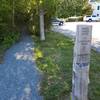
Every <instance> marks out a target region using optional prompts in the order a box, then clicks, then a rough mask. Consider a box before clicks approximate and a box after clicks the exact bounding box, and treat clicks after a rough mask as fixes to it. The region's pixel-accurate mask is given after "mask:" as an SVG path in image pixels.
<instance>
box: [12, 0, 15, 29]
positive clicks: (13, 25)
mask: <svg viewBox="0 0 100 100" xmlns="http://www.w3.org/2000/svg"><path fill="white" fill-rule="evenodd" d="M14 6H15V0H13V4H12V27H13V28H14V27H15V7H14Z"/></svg>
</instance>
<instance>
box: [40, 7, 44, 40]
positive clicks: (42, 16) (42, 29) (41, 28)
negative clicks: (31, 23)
mask: <svg viewBox="0 0 100 100" xmlns="http://www.w3.org/2000/svg"><path fill="white" fill-rule="evenodd" d="M40 40H41V41H44V40H45V33H44V11H43V9H41V10H40Z"/></svg>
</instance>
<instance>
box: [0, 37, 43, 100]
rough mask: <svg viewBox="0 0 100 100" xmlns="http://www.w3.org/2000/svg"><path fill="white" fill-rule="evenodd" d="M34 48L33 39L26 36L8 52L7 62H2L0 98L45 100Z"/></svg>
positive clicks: (5, 99) (0, 69)
mask: <svg viewBox="0 0 100 100" xmlns="http://www.w3.org/2000/svg"><path fill="white" fill-rule="evenodd" d="M33 48H34V44H33V41H32V39H31V38H30V37H25V38H24V39H23V40H22V41H21V42H19V43H18V44H16V45H14V46H13V47H12V48H10V49H9V50H8V51H7V52H6V55H5V63H4V64H0V100H43V98H42V96H40V95H39V92H38V89H39V82H40V80H41V73H40V72H39V70H38V68H37V67H36V65H35V62H34V61H33V50H32V49H33Z"/></svg>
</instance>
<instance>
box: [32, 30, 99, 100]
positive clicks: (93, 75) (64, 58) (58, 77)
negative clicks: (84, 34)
mask: <svg viewBox="0 0 100 100" xmlns="http://www.w3.org/2000/svg"><path fill="white" fill-rule="evenodd" d="M33 38H34V39H35V43H36V44H35V45H36V49H35V58H36V62H37V66H38V67H39V69H40V70H41V71H42V72H43V73H44V76H43V81H42V83H41V94H42V95H43V96H44V98H45V100H66V98H68V100H69V98H70V92H71V79H72V61H73V42H72V41H71V40H70V39H69V38H67V37H65V36H63V35H61V34H59V33H54V32H48V33H47V35H46V41H44V42H40V40H39V38H36V37H33ZM99 66H100V54H99V53H96V52H94V51H92V53H91V67H90V85H89V100H99V99H100V78H99V75H100V67H99Z"/></svg>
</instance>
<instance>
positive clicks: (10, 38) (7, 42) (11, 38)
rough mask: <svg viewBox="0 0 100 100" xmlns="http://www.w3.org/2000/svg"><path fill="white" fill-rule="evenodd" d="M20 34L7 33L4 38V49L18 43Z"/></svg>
mask: <svg viewBox="0 0 100 100" xmlns="http://www.w3.org/2000/svg"><path fill="white" fill-rule="evenodd" d="M19 36H20V34H19V33H18V32H15V33H6V34H5V35H4V37H3V41H2V45H3V46H4V48H9V47H10V46H11V45H13V44H14V43H15V42H16V41H18V39H19Z"/></svg>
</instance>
